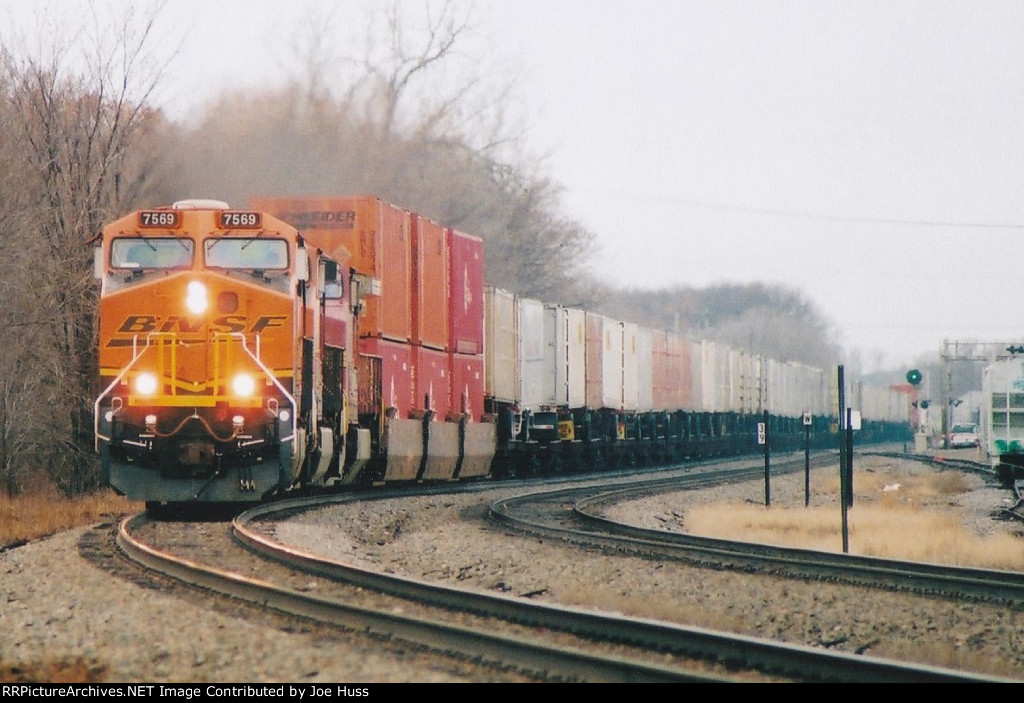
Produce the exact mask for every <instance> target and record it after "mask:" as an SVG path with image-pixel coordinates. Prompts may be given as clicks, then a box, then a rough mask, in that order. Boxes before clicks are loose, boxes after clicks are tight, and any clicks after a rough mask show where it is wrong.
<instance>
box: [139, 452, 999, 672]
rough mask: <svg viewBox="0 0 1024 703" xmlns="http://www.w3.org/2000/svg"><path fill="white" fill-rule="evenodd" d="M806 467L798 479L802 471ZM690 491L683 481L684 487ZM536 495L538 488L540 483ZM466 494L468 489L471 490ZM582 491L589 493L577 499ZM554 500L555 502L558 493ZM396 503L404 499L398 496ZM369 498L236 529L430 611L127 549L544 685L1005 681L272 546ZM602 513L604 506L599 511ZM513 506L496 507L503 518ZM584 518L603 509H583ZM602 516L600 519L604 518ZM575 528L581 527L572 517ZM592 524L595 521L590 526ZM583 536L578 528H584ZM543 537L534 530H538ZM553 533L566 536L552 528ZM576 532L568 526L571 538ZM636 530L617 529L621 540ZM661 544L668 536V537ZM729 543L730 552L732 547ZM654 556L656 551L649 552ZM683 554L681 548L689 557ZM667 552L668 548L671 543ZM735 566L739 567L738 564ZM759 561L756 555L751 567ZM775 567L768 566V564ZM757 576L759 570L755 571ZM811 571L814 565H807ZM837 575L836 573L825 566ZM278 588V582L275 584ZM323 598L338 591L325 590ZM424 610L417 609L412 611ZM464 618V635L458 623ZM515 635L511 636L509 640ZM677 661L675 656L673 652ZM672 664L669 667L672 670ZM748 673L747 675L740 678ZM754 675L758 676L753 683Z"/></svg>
mask: <svg viewBox="0 0 1024 703" xmlns="http://www.w3.org/2000/svg"><path fill="white" fill-rule="evenodd" d="M802 467H803V462H802V458H801V460H800V461H793V462H792V464H791V465H790V466H789V468H788V469H787V468H786V467H784V466H782V465H781V464H778V465H776V470H778V471H785V470H798V469H801V468H802ZM760 472H761V468H760V467H752V466H749V465H748V466H747V467H746V469H745V471H742V472H740V473H738V474H737V473H736V472H701V473H696V472H694V473H690V472H689V470H687V471H684V472H677V473H676V474H674V475H673V477H672V478H670V479H658V480H657V481H656V482H655V485H653V486H652V485H650V484H648V485H646V486H644V487H641V486H640V485H636V486H630V485H627V484H625V483H620V484H619V485H617V486H616V488H615V490H613V491H609V490H608V489H607V487H605V488H604V489H600V490H599V489H595V488H593V487H591V488H588V489H586V495H588V497H589V499H590V500H597V501H598V502H601V501H603V500H608V499H612V498H613V497H614V496H616V495H622V494H623V492H629V491H635V490H646V491H650V490H664V489H665V487H666V486H668V485H672V482H673V481H675V482H678V481H681V480H686V479H687V477H688V478H689V480H690V481H701V482H705V483H706V482H710V481H720V480H741V479H743V478H749V476H750V475H751V474H754V475H759V474H760ZM676 485H678V483H676ZM532 486H536V483H535V482H534V483H533V484H532ZM460 490H466V488H465V487H460ZM577 490H578V489H577ZM554 493H555V492H552V491H547V492H546V493H545V495H549V496H550V495H554ZM389 496H390V497H394V495H393V494H389ZM366 497H367V496H365V495H349V496H333V497H329V498H319V499H312V500H288V501H281V502H277V503H274V504H269V505H265V506H261V507H259V508H256V509H254V510H252V511H249V512H247V513H245V514H243V515H241V516H239V517H238V518H236V520H235V521H234V523H233V526H232V532H233V534H234V538H235V539H236V540H238V541H240V542H242V543H243V544H245V545H246V546H247V547H248V548H249V549H250V550H252V551H253V552H256V553H258V554H260V555H263V556H264V557H265V558H270V559H272V560H274V561H275V562H278V563H282V564H284V565H286V566H287V567H288V568H287V569H285V570H286V571H291V570H292V569H299V570H301V572H302V573H303V574H306V575H307V576H304V577H302V578H303V579H304V580H305V581H306V582H308V581H309V575H311V576H314V577H316V578H317V579H329V580H330V582H331V583H335V584H338V583H343V584H347V585H348V586H349V587H352V586H355V587H357V589H358V590H360V591H362V592H369V591H372V592H376V593H386V594H388V595H389V596H390V597H393V598H401V599H403V603H404V605H402V606H398V607H401V608H402V610H403V611H404V612H410V611H412V610H416V609H418V608H420V607H421V606H422V607H423V608H424V609H425V613H424V614H422V615H417V616H409V615H402V616H396V615H395V614H394V611H395V609H396V605H395V604H394V603H393V602H392V603H387V604H376V605H373V606H362V605H356V604H354V603H353V598H352V597H351V596H346V595H341V596H338V597H337V598H332V597H325V596H320V597H312V596H310V595H309V593H308V592H303V591H302V590H301V589H302V586H298V587H296V585H295V583H294V582H292V584H291V585H289V583H288V582H287V581H282V582H279V581H278V579H277V578H276V577H274V578H271V577H270V576H269V573H270V572H272V571H273V568H272V565H268V564H266V562H259V563H258V564H257V565H255V566H251V567H248V568H249V569H251V571H252V573H259V574H260V578H258V579H257V578H252V577H245V576H241V575H240V572H244V570H245V569H237V568H235V569H231V568H219V567H212V566H209V565H206V566H203V565H200V564H197V563H195V562H194V561H193V560H192V559H191V558H190V556H189V553H185V554H183V555H181V556H174V555H172V554H169V553H162V552H161V550H157V549H154V548H153V547H150V546H147V545H145V544H143V543H141V542H140V541H139V540H137V539H135V538H134V537H132V531H133V530H136V529H137V528H139V527H141V526H143V525H144V524H146V523H147V522H148V521H147V520H146V519H145V518H143V517H136V518H134V519H133V520H132V521H126V522H125V523H123V525H122V527H121V530H120V534H119V542H120V543H121V544H122V548H123V549H125V550H126V551H127V552H129V553H130V554H131V555H132V556H133V558H135V559H138V560H140V561H142V562H144V563H145V564H146V565H147V566H149V567H150V568H156V569H158V570H159V571H161V572H163V573H167V574H169V575H172V576H174V577H175V578H179V579H182V580H185V581H187V582H189V583H198V584H200V585H202V586H203V587H205V588H211V589H213V590H216V591H218V592H224V593H231V594H232V595H234V596H235V597H241V598H246V599H248V600H251V601H252V602H254V603H257V604H260V605H261V606H266V607H270V608H274V609H276V610H281V611H284V612H288V613H293V614H297V615H300V616H302V617H307V618H313V619H316V620H318V621H322V622H328V623H334V624H336V625H340V626H343V627H346V628H353V629H358V630H364V631H367V632H374V633H377V634H379V635H380V636H383V637H387V638H389V639H397V640H402V641H408V642H410V643H416V644H419V645H420V646H424V647H428V648H431V649H435V650H438V651H444V652H449V653H450V654H451V655H452V656H458V657H463V658H465V657H470V658H475V659H482V660H486V661H487V662H489V663H490V664H492V665H495V666H498V667H502V668H506V669H507V668H512V669H515V670H519V671H523V672H530V675H531V676H536V678H537V680H546V681H548V680H560V681H566V680H568V681H752V680H753V681H757V680H761V681H764V680H769V681H839V682H864V681H872V682H882V681H885V682H889V681H892V682H924V681H929V682H931V681H934V682H939V681H950V682H952V681H957V682H993V681H1005V679H999V678H992V677H987V676H983V675H973V674H967V673H964V672H960V671H951V670H946V669H942V668H936V667H929V666H919V665H914V664H907V663H903V662H894V661H888V660H883V659H877V658H871V657H864V656H857V655H851V654H841V653H835V652H828V651H824V650H821V649H817V648H809V647H802V646H789V645H781V644H778V643H774V642H769V641H763V640H759V639H756V638H750V637H743V636H736V635H731V634H726V633H721V632H715V631H709V630H706V629H700V628H691V627H681V626H675V625H670V624H666V623H662V622H653V621H650V620H642V619H635V618H622V617H615V616H609V615H602V614H597V613H593V612H590V611H582V610H579V609H573V608H562V607H557V606H551V605H544V604H538V603H535V602H532V601H529V600H526V599H522V598H509V597H507V596H501V595H495V594H490V593H486V592H481V591H469V590H465V589H453V588H448V587H442V586H438V585H436V584H432V583H428V582H424V581H419V580H415V579H409V578H401V577H397V576H394V575H389V574H381V573H377V572H374V571H369V570H365V569H360V568H356V567H353V566H350V565H346V564H344V563H340V562H338V561H334V560H328V559H324V558H322V557H319V556H318V555H315V554H310V553H306V552H303V551H300V550H296V549H294V548H291V547H288V546H287V545H284V544H281V543H279V542H277V541H276V540H274V539H272V538H270V537H269V536H268V534H267V533H268V531H270V530H269V529H268V528H269V527H270V526H269V525H267V524H266V521H268V520H275V519H278V518H280V517H282V516H287V515H290V514H293V513H294V512H296V511H303V510H306V509H311V508H317V507H322V506H324V505H329V504H331V503H335V502H344V501H350V500H359V499H363V498H366ZM591 505H593V503H591ZM501 511H502V508H501V507H500V506H499V505H498V504H494V505H493V506H492V512H494V513H495V514H498V513H500V512H501ZM576 512H577V513H578V514H582V513H584V512H591V513H593V512H594V511H593V510H592V509H590V508H584V507H583V505H582V504H581V505H580V506H579V509H578V510H577V511H576ZM594 517H597V518H599V516H594ZM570 518H571V519H572V520H576V519H577V518H575V517H572V516H570ZM587 519H588V520H590V519H592V518H587ZM577 527H578V525H577ZM530 529H534V528H530ZM544 529H556V528H552V527H551V526H550V525H548V526H545V527H544ZM557 529H562V530H564V529H565V528H564V526H563V527H561V528H557ZM569 529H570V530H575V532H573V533H569V534H566V533H564V532H563V535H562V536H561V537H560V539H569V540H571V541H577V540H579V539H585V540H587V541H588V543H593V541H592V540H594V539H595V538H594V535H595V534H596V532H594V531H593V530H591V531H589V532H586V533H583V534H582V536H581V535H580V534H576V533H582V530H579V529H576V528H569ZM626 529H628V528H627V527H626V526H620V527H614V526H613V527H612V530H613V531H617V530H626ZM659 537H660V535H659ZM599 540H611V542H609V545H613V544H614V543H617V546H613V548H615V549H625V550H627V551H630V550H634V549H636V548H638V543H639V542H640V541H641V540H642V538H639V537H636V536H632V537H630V536H625V535H621V534H619V535H616V534H609V533H608V531H607V530H605V534H604V535H603V536H601V537H600V538H599ZM721 546H722V545H719V547H721ZM644 548H645V549H646V548H648V547H646V546H645V547H644ZM677 548H678V547H672V549H677ZM656 549H657V550H663V549H664V546H663V545H659V546H657V547H656ZM728 558H729V559H733V558H736V557H735V556H733V555H730V556H729V557H728ZM745 558H750V557H745ZM762 558H763V557H762ZM745 568H749V567H745ZM800 568H801V569H803V568H806V567H800ZM820 568H822V569H825V570H827V569H828V568H830V567H825V566H822V567H820ZM271 581H273V583H271ZM316 590H317V592H318V593H321V592H322V593H325V592H326V591H327V590H329V589H327V588H325V587H323V586H318V587H317V589H316ZM410 604H415V605H410ZM455 620H457V621H458V622H459V624H458V625H453V624H452V622H453V621H455ZM505 630H510V634H507V635H503V634H498V633H499V632H504V631H505ZM666 653H667V654H666ZM667 660H669V662H670V663H669V664H666V661H667ZM741 670H742V671H743V672H744V673H742V674H741V673H739V672H740V671H741ZM747 672H750V673H747Z"/></svg>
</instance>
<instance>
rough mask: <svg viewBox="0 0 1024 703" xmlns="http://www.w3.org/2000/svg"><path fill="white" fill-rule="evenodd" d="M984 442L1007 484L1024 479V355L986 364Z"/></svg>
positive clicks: (984, 376)
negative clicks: (1023, 356)
mask: <svg viewBox="0 0 1024 703" xmlns="http://www.w3.org/2000/svg"><path fill="white" fill-rule="evenodd" d="M981 388H982V402H981V443H982V446H983V447H984V448H985V451H986V453H987V456H988V460H989V463H990V465H991V466H992V469H993V470H994V471H995V472H996V475H997V476H998V477H999V481H1000V482H1001V483H1002V484H1003V485H1004V486H1006V487H1011V486H1012V485H1013V484H1014V482H1016V481H1019V480H1021V479H1024V358H1021V357H1016V356H1015V357H1010V358H1008V359H1002V360H999V361H995V362H994V363H992V364H990V365H988V366H987V367H985V370H984V371H983V372H982V377H981Z"/></svg>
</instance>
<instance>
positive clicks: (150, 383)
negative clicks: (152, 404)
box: [135, 371, 157, 395]
mask: <svg viewBox="0 0 1024 703" xmlns="http://www.w3.org/2000/svg"><path fill="white" fill-rule="evenodd" d="M156 387H157V382H156V375H155V374H152V373H149V372H148V371H145V372H143V373H140V374H139V375H138V376H136V377H135V391H136V392H137V393H138V394H139V395H153V394H154V393H156Z"/></svg>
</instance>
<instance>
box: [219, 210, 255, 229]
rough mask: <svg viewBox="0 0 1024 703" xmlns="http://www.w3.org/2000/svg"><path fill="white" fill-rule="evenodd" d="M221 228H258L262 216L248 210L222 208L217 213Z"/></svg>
mask: <svg viewBox="0 0 1024 703" xmlns="http://www.w3.org/2000/svg"><path fill="white" fill-rule="evenodd" d="M217 218H218V220H219V225H220V228H221V229H260V228H261V227H263V216H262V215H261V214H260V213H258V212H251V211H248V210H224V211H223V212H221V213H219V214H218V215H217Z"/></svg>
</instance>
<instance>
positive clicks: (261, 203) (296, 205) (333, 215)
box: [250, 196, 412, 341]
mask: <svg viewBox="0 0 1024 703" xmlns="http://www.w3.org/2000/svg"><path fill="white" fill-rule="evenodd" d="M250 207H252V208H253V209H254V210H262V211H264V212H269V213H270V214H272V215H274V216H275V217H278V218H279V219H282V220H284V221H285V222H287V223H288V224H290V225H292V226H293V227H295V228H297V229H298V230H299V232H300V233H301V234H302V238H303V239H304V240H305V241H306V245H307V246H309V247H316V248H318V249H320V250H322V251H323V252H324V253H325V254H327V255H328V256H330V257H331V258H332V259H334V260H335V261H337V262H338V263H339V264H340V265H342V266H346V267H350V268H354V269H355V270H356V271H357V272H359V273H361V274H365V275H366V276H370V277H372V278H375V279H377V281H379V294H373V295H368V296H367V297H366V298H365V306H364V307H363V309H362V312H361V314H360V315H359V319H358V322H357V328H358V330H359V336H360V337H383V338H385V339H391V340H395V341H409V340H411V339H412V310H411V303H412V294H411V288H412V214H411V213H410V212H408V211H407V210H403V209H401V208H399V207H396V206H394V205H390V204H388V203H386V202H384V201H383V200H380V199H379V198H375V197H373V196H324V197H259V198H253V199H252V201H251V202H250ZM364 292H365V291H364Z"/></svg>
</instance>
